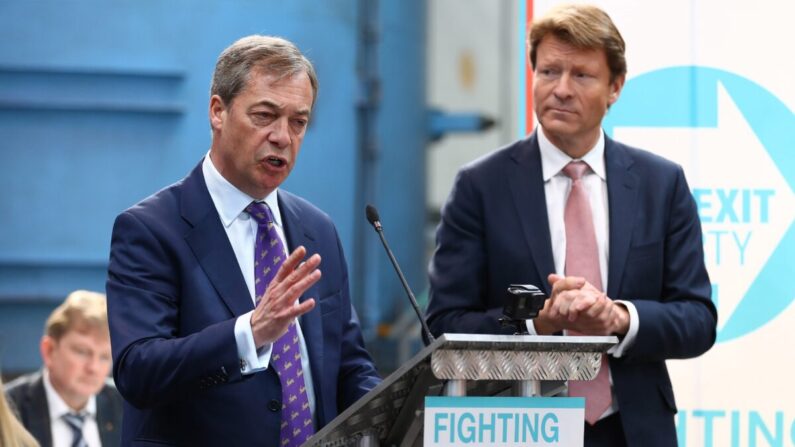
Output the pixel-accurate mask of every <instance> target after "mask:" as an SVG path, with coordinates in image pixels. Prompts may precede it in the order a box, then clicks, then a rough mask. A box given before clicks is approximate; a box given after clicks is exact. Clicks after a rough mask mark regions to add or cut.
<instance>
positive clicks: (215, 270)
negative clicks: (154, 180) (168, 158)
mask: <svg viewBox="0 0 795 447" xmlns="http://www.w3.org/2000/svg"><path fill="white" fill-rule="evenodd" d="M201 166H202V164H201V162H200V163H199V165H198V166H197V167H196V168H195V169H194V170H193V172H191V173H190V174H189V175H188V177H186V178H185V181H184V183H183V186H182V204H181V213H182V217H183V218H184V219H185V220H186V221H187V222H188V223H189V224H190V225H191V226H192V227H193V228H192V229H191V230H189V231H188V232H187V233H186V234H185V241H186V242H187V244H188V245H189V246H190V248H191V250H193V254H194V255H195V256H196V260H197V261H198V262H199V264H200V265H201V266H202V269H203V270H204V273H205V274H206V275H207V277H208V278H209V279H210V282H211V283H212V284H213V287H215V290H216V292H217V293H218V295H219V296H220V297H221V299H222V300H223V301H224V303H226V306H227V307H228V308H229V310H230V312H232V314H233V315H234V316H239V315H242V314H244V313H246V312H248V311H250V310H252V309H253V308H254V303H253V302H252V300H251V296H250V295H249V291H248V287H247V286H246V281H245V279H244V278H243V273H242V272H241V271H240V267H239V265H238V263H237V258H235V252H234V251H233V250H232V245H231V244H230V243H229V238H228V237H227V236H226V231H225V230H224V227H223V224H222V223H221V219H220V217H219V216H218V211H217V210H216V209H215V205H213V201H212V198H210V193H209V191H207V184H206V183H205V182H204V175H203V174H202V168H201Z"/></svg>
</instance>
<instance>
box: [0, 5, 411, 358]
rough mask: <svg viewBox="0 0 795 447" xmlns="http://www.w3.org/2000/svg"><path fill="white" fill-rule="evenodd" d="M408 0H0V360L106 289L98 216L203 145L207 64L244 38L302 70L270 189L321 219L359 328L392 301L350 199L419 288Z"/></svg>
mask: <svg viewBox="0 0 795 447" xmlns="http://www.w3.org/2000/svg"><path fill="white" fill-rule="evenodd" d="M424 8H425V7H424V3H423V2H421V1H419V0H416V1H384V2H380V3H379V2H377V1H373V0H370V1H368V0H361V1H355V0H315V1H309V0H307V1H278V0H274V1H221V0H215V1H189V0H180V1H177V0H172V1H168V2H163V1H154V0H136V1H115V2H104V1H100V0H71V1H68V2H62V1H50V0H48V1H25V2H0V136H1V137H0V191H2V192H3V194H2V195H0V226H1V228H2V231H0V367H2V369H3V371H4V372H5V373H16V372H21V371H25V370H30V369H33V368H36V367H38V365H39V364H40V360H39V357H38V350H37V343H38V338H39V337H40V334H41V330H42V325H43V321H44V318H45V317H46V315H47V313H48V312H49V311H50V310H51V309H52V308H53V307H54V306H55V305H57V303H58V302H59V301H60V300H62V299H63V297H64V296H65V295H66V294H67V293H68V292H69V291H71V290H73V289H77V288H87V289H93V290H104V281H105V275H106V266H107V257H108V246H109V240H110V231H111V226H112V223H113V219H114V217H115V216H116V215H117V214H118V213H119V212H120V211H122V210H123V209H125V208H126V207H128V206H130V205H132V204H133V203H135V202H137V201H138V200H140V199H142V198H143V197H145V196H147V195H149V194H151V193H153V192H154V191H156V190H157V189H159V188H161V187H163V186H165V185H167V184H170V183H172V182H174V181H177V180H179V179H180V178H181V177H182V176H184V175H185V174H186V173H187V172H188V171H189V170H190V169H191V168H192V167H193V166H195V164H196V163H198V161H199V159H200V158H201V157H202V155H203V154H204V153H205V152H206V151H207V149H208V147H209V140H210V132H209V125H208V123H207V100H208V93H207V91H208V88H209V81H210V76H211V73H212V69H213V66H214V62H215V58H216V57H217V55H218V54H219V53H220V51H221V50H222V49H223V48H224V47H226V46H227V45H228V44H229V43H231V42H232V41H234V40H235V39H237V38H239V37H241V36H244V35H247V34H252V33H263V34H274V35H281V36H284V37H287V38H288V39H290V40H293V41H294V42H296V43H297V44H298V46H299V47H300V48H301V49H302V50H303V51H304V52H305V53H306V54H307V55H308V56H309V58H310V59H312V60H313V62H314V63H315V65H316V68H317V71H318V75H319V78H320V96H319V99H318V103H317V108H316V110H315V117H314V121H313V123H312V124H311V126H310V129H309V131H308V134H307V136H306V139H305V140H304V145H303V148H302V152H301V155H300V157H299V162H298V164H297V167H296V169H295V171H294V172H293V174H292V175H291V177H290V179H289V180H288V181H287V183H286V184H285V185H284V187H285V188H286V189H288V190H291V191H293V192H296V193H298V194H300V195H302V196H304V197H307V198H308V199H310V200H311V201H313V202H314V203H316V204H318V206H320V207H321V208H323V209H324V210H326V211H327V212H328V213H329V214H330V215H331V216H332V218H333V219H334V220H335V222H336V223H337V225H338V229H339V231H340V235H341V238H342V240H343V244H344V247H345V250H346V252H347V254H348V258H349V259H348V260H349V264H350V266H351V271H352V272H354V275H353V276H352V286H353V289H354V291H355V292H356V295H355V296H354V299H355V302H356V304H357V307H358V308H359V311H360V314H361V317H362V321H363V324H364V326H365V329H366V331H367V332H366V333H367V334H368V337H369V338H371V337H372V336H373V334H374V330H373V329H374V328H375V327H376V325H377V324H378V323H379V322H383V321H388V320H389V319H391V318H393V317H394V315H395V313H396V312H398V309H399V308H401V307H403V306H404V304H403V301H402V300H403V298H402V292H401V290H400V285H399V284H398V283H397V281H396V280H395V279H393V278H394V276H393V273H392V272H391V271H390V269H391V267H390V266H389V265H388V263H387V260H386V257H385V256H384V255H383V254H382V253H381V252H380V251H378V248H377V246H376V245H374V244H377V238H376V236H375V235H374V234H371V230H369V229H367V228H365V227H364V226H363V224H364V223H365V222H364V217H363V214H364V213H363V206H364V203H365V202H374V203H376V204H378V206H379V209H380V210H381V214H382V217H383V220H384V221H385V223H386V224H387V228H388V232H389V236H390V238H391V239H392V240H393V241H395V242H394V245H395V247H394V248H395V252H396V256H397V257H398V259H400V260H401V262H403V263H404V264H405V267H404V268H405V269H406V274H407V276H408V278H409V281H410V283H411V284H412V286H413V287H415V288H419V289H422V288H424V286H425V274H424V270H425V267H424V257H423V242H422V229H423V225H424V160H425V157H424V144H425V110H424V91H423V85H424V79H423V73H424V68H423V62H424V60H423V58H424V54H423V44H424V35H423V33H424V26H425V24H424V14H425V11H424ZM367 36H370V38H369V40H368V38H367ZM367 55H369V59H368V56H367ZM367 60H369V64H370V65H369V66H370V68H371V70H369V72H368V70H366V69H364V64H363V61H365V62H366V61H367ZM368 76H369V77H370V78H371V80H375V81H376V82H375V83H370V84H368V83H367V82H366V81H367V79H368ZM368 85H369V86H370V87H374V88H368V87H367V86H368ZM368 92H369V93H368ZM367 104H369V107H370V108H369V109H368V108H367V107H366V106H367ZM365 109H366V110H365ZM363 111H365V112H367V113H362V112H363ZM367 142H369V144H365V143H367ZM367 153H369V154H370V155H371V156H368V157H367V158H368V160H363V154H367ZM398 241H399V243H397V242H398ZM397 300H400V301H397Z"/></svg>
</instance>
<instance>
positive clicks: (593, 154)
mask: <svg viewBox="0 0 795 447" xmlns="http://www.w3.org/2000/svg"><path fill="white" fill-rule="evenodd" d="M536 135H537V136H538V148H539V149H540V150H541V170H542V173H543V176H544V181H545V182H546V181H548V180H549V179H551V178H552V177H554V176H555V175H557V174H558V173H559V172H560V171H561V170H562V169H563V168H564V167H566V165H567V164H569V162H571V161H572V160H574V159H573V158H571V157H569V156H568V155H567V154H566V153H565V152H563V151H562V150H560V149H559V148H558V147H557V146H555V145H554V144H552V142H551V141H549V139H548V138H547V136H546V135H544V131H543V129H542V128H541V125H540V124H539V125H538V128H537V129H536ZM604 153H605V134H604V132H599V139H598V140H597V141H596V144H595V145H594V147H592V148H591V149H590V150H589V151H588V152H587V153H586V154H585V156H584V157H582V158H581V159H580V160H582V161H584V162H586V163H587V164H588V166H590V167H591V170H592V171H593V172H594V174H596V175H598V176H599V178H601V179H602V180H606V179H607V176H606V175H605V157H604Z"/></svg>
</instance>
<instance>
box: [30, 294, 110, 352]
mask: <svg viewBox="0 0 795 447" xmlns="http://www.w3.org/2000/svg"><path fill="white" fill-rule="evenodd" d="M91 330H99V331H101V332H104V333H107V332H108V331H109V329H108V305H107V300H106V299H105V295H104V294H102V293H98V292H91V291H88V290H75V291H74V292H72V293H70V294H69V296H67V297H66V299H65V300H64V302H63V303H61V305H60V306H58V307H56V308H55V310H54V311H52V313H51V314H50V316H49V318H47V323H46V324H45V325H44V335H47V336H49V337H52V338H53V339H55V340H60V339H61V337H63V336H64V334H66V333H67V332H69V331H78V332H86V331H91Z"/></svg>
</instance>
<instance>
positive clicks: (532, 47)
mask: <svg viewBox="0 0 795 447" xmlns="http://www.w3.org/2000/svg"><path fill="white" fill-rule="evenodd" d="M550 34H552V35H553V36H555V37H557V38H558V39H560V40H562V41H564V42H566V43H568V44H569V45H573V46H574V47H576V48H579V49H583V50H592V49H600V48H601V49H603V50H604V51H605V55H606V56H607V66H608V67H610V81H611V82H612V81H614V80H615V79H616V78H618V77H619V76H623V75H625V74H626V73H627V60H626V58H625V56H624V53H625V51H626V44H625V43H624V38H623V37H621V33H619V32H618V28H616V25H615V24H614V23H613V20H612V19H610V16H609V15H607V13H606V12H604V11H603V10H601V9H599V8H597V7H596V6H592V5H573V4H564V5H559V6H556V7H554V8H552V9H551V10H549V12H547V13H546V14H544V15H543V16H541V17H539V18H538V19H536V20H534V21H533V23H532V25H531V26H530V32H529V33H528V35H527V47H528V50H529V56H530V65H531V66H532V67H533V70H535V68H536V52H537V51H538V46H539V45H540V44H541V41H542V40H544V37H546V36H548V35H550Z"/></svg>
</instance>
